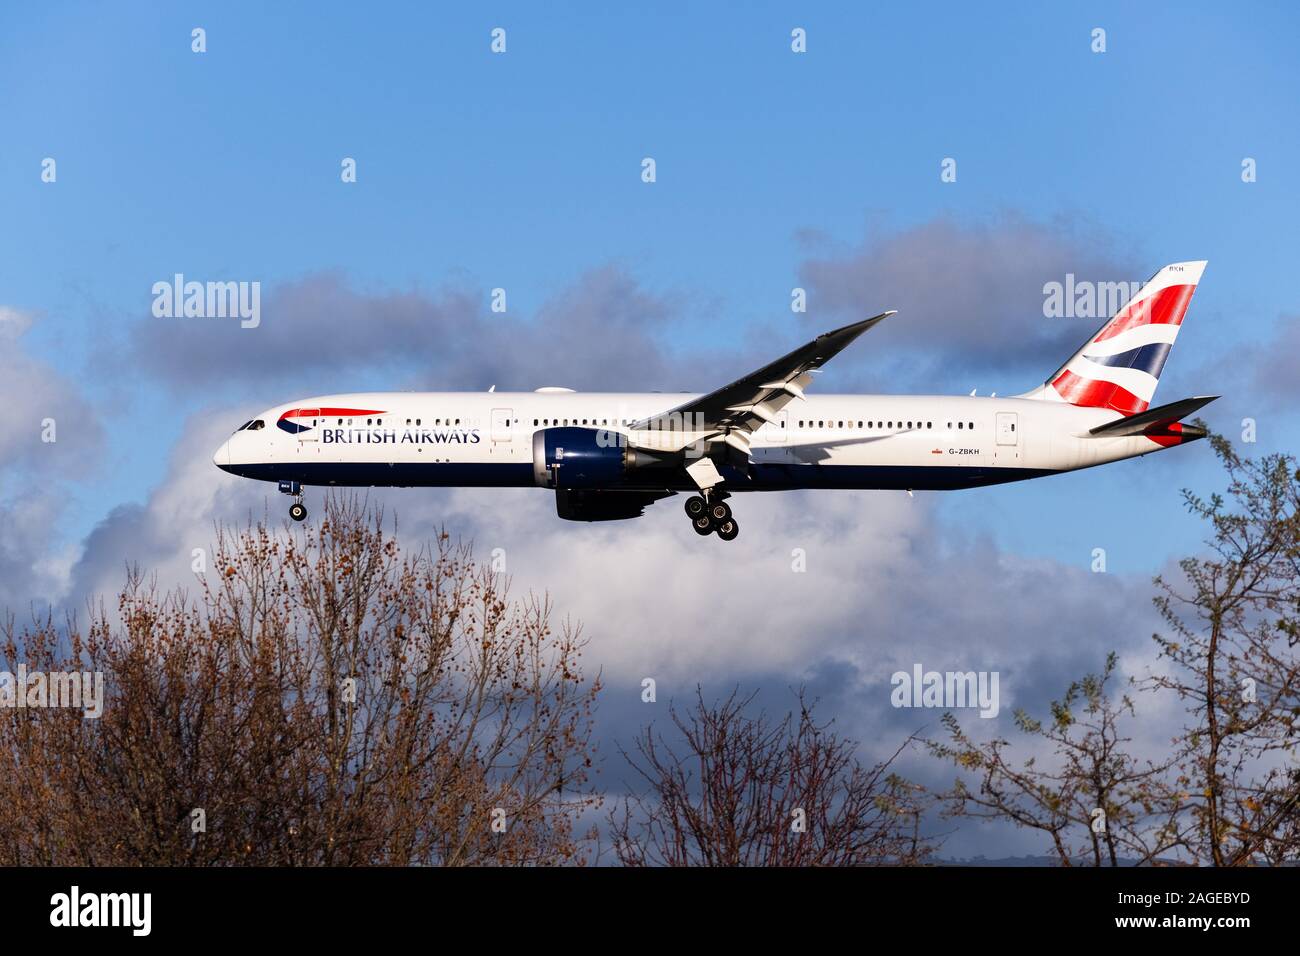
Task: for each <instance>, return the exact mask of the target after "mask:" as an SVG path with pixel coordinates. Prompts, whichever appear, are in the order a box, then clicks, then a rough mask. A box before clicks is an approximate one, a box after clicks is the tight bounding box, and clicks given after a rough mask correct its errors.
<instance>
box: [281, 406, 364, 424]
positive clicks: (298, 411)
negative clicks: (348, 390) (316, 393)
mask: <svg viewBox="0 0 1300 956" xmlns="http://www.w3.org/2000/svg"><path fill="white" fill-rule="evenodd" d="M387 414H388V412H385V411H380V410H379V409H377V408H295V409H293V410H292V411H289V412H285V413H284V414H283V415H281V416H280V420H281V421H284V420H285V419H286V418H303V417H306V416H310V417H312V418H329V417H330V416H331V415H333V416H340V415H342V416H347V415H353V416H355V415H387Z"/></svg>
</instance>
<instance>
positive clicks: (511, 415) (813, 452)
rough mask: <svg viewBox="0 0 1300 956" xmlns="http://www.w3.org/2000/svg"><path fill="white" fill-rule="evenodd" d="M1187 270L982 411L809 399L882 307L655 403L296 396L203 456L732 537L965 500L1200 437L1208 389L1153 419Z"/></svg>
mask: <svg viewBox="0 0 1300 956" xmlns="http://www.w3.org/2000/svg"><path fill="white" fill-rule="evenodd" d="M1205 265H1206V263H1205V262H1204V261H1196V262H1178V263H1173V264H1171V265H1167V266H1165V267H1164V268H1162V269H1161V270H1160V271H1159V272H1157V273H1156V274H1155V275H1154V276H1152V277H1151V279H1150V280H1149V281H1148V282H1147V283H1146V284H1145V285H1143V286H1142V288H1141V289H1140V290H1139V291H1138V292H1137V293H1136V294H1135V295H1134V296H1132V297H1131V298H1130V299H1129V301H1128V302H1127V304H1126V305H1125V306H1124V307H1123V308H1122V309H1120V310H1119V311H1118V312H1117V313H1115V315H1114V316H1112V317H1111V318H1110V320H1109V321H1107V322H1106V323H1105V324H1104V325H1103V326H1102V327H1101V329H1100V330H1098V332H1097V333H1096V334H1095V335H1093V336H1092V337H1091V338H1089V339H1088V341H1087V342H1085V343H1084V345H1083V347H1082V348H1080V349H1079V350H1078V351H1077V352H1075V353H1074V354H1073V355H1072V356H1070V358H1069V359H1068V360H1067V361H1066V362H1065V364H1064V365H1062V366H1061V367H1060V368H1059V369H1057V370H1056V371H1055V372H1054V373H1052V375H1050V376H1049V377H1048V378H1047V379H1046V380H1044V381H1043V383H1042V384H1041V385H1039V386H1037V387H1036V388H1033V389H1031V390H1030V391H1028V392H1025V393H1024V394H1021V395H1015V396H1011V397H1005V398H999V397H996V396H993V395H990V396H988V397H975V396H974V394H973V393H972V394H971V395H970V396H943V395H920V396H918V395H810V394H807V389H808V387H809V386H810V385H811V383H812V382H813V378H814V375H815V373H816V372H817V371H818V370H820V369H821V368H822V366H824V365H825V364H826V362H828V361H830V359H832V358H834V357H835V356H836V355H838V354H839V353H840V352H841V351H842V350H843V349H844V348H845V347H847V346H848V345H849V344H850V343H851V342H853V341H854V340H855V339H856V338H858V336H860V335H862V334H863V333H864V332H866V331H867V330H868V329H871V328H874V327H875V326H876V325H877V324H879V323H880V322H882V321H883V320H884V319H886V318H888V317H889V316H891V315H893V314H894V312H883V313H881V314H879V315H875V316H872V317H871V318H869V319H864V320H862V321H860V322H856V323H854V324H852V325H846V326H844V327H843V328H840V329H836V330H835V331H833V332H827V333H826V334H824V335H819V336H818V337H817V338H815V339H814V340H812V341H811V342H809V343H807V344H806V345H803V346H800V347H799V348H797V349H795V350H794V351H792V352H790V353H789V354H788V355H785V356H783V357H781V358H779V359H777V360H776V361H774V362H771V363H769V364H767V365H765V366H763V367H762V368H760V369H758V370H757V371H754V372H751V373H750V374H748V375H746V376H744V377H742V378H739V379H737V380H736V381H734V382H732V383H731V384H730V385H726V386H723V387H722V388H719V389H717V390H716V391H712V392H708V393H707V394H700V395H694V394H692V395H686V396H684V397H682V396H679V397H677V398H671V397H666V396H665V395H664V394H663V393H658V392H652V393H613V392H606V393H579V392H575V391H573V390H572V389H568V388H558V387H546V388H539V389H537V390H536V391H534V392H496V391H495V390H494V389H495V386H494V387H493V390H489V391H488V392H477V393H465V392H367V393H352V394H340V395H326V396H319V397H314V398H305V399H299V400H297V401H293V402H289V403H287V404H284V405H279V406H276V407H275V408H270V409H267V410H266V411H264V412H263V413H262V414H260V415H258V416H257V417H256V418H253V419H251V420H250V421H248V422H246V423H245V424H243V425H241V426H240V427H239V428H238V429H237V430H236V431H235V432H234V434H233V435H231V436H230V438H229V439H228V440H227V441H226V442H225V443H223V444H222V445H221V447H220V448H219V449H217V452H216V454H215V455H214V456H213V462H214V463H215V464H216V465H217V467H219V468H221V469H222V470H223V471H227V472H229V473H231V474H234V475H239V476H242V477H245V478H253V479H258V480H262V481H274V482H278V484H279V490H280V491H281V492H283V493H285V494H288V495H291V496H293V498H294V502H293V504H292V506H291V507H290V509H289V514H290V517H291V518H293V519H294V520H295V521H302V520H304V519H305V518H306V517H307V509H306V507H305V505H304V498H305V492H304V489H305V488H306V487H308V486H352V487H359V486H361V487H364V486H370V487H379V486H384V487H394V486H396V487H448V486H460V487H534V486H535V487H542V488H547V489H551V490H552V491H554V493H555V506H556V512H557V514H558V515H559V517H561V518H564V519H568V520H571V521H609V520H619V519H627V518H635V517H639V516H640V515H642V514H643V513H644V512H645V509H646V508H647V507H648V506H650V505H651V504H653V503H654V502H656V501H659V500H660V499H663V498H669V497H672V496H673V495H676V494H678V493H687V494H688V497H687V498H686V502H685V510H686V514H687V517H688V518H689V519H690V521H691V525H692V527H693V528H694V529H695V531H696V532H697V533H698V534H700V535H710V534H715V533H716V534H717V536H718V537H719V538H721V539H723V540H724V541H730V540H733V539H734V538H735V537H736V536H737V535H738V534H739V531H740V525H739V522H738V521H737V519H736V517H735V515H734V514H733V513H732V510H731V507H730V505H728V503H727V499H729V498H731V497H732V496H733V495H735V494H737V493H739V492H745V491H785V490H791V489H800V488H815V489H829V488H841V489H846V488H847V489H895V490H905V491H907V492H909V493H911V492H913V491H919V490H953V489H959V488H977V487H982V486H985V485H993V484H1000V483H1003V482H1011V481H1022V480H1025V479H1029V478H1039V477H1043V476H1046V475H1056V474H1061V473H1063V472H1068V471H1075V470H1078V469H1081V468H1091V467H1093V466H1095V465H1101V464H1105V463H1108V462H1113V461H1121V460H1123V459H1126V458H1135V457H1138V456H1140V455H1146V454H1150V453H1151V452H1156V451H1161V450H1163V449H1166V448H1171V447H1173V446H1175V445H1184V444H1187V443H1189V442H1193V441H1196V440H1197V439H1200V438H1204V437H1205V435H1206V432H1205V430H1204V429H1203V428H1201V427H1199V426H1196V425H1192V424H1188V423H1184V422H1183V421H1182V420H1183V419H1184V418H1186V417H1187V416H1188V415H1190V414H1192V413H1193V412H1195V411H1197V410H1198V409H1200V408H1201V407H1203V406H1204V405H1207V404H1209V403H1210V402H1212V401H1214V400H1215V399H1216V398H1218V397H1219V396H1217V395H1212V396H1199V397H1193V398H1185V399H1182V400H1180V401H1176V402H1173V403H1171V404H1168V405H1161V406H1158V407H1156V408H1152V407H1151V400H1152V398H1153V396H1154V394H1155V389H1156V385H1157V383H1158V381H1159V378H1160V372H1161V370H1162V369H1163V368H1164V364H1165V360H1166V359H1167V358H1168V356H1169V350H1170V347H1171V346H1172V345H1173V344H1174V340H1175V339H1176V338H1177V337H1178V330H1179V328H1180V327H1181V324H1182V321H1183V316H1184V315H1185V314H1186V312H1187V306H1188V303H1189V302H1190V301H1191V297H1192V293H1193V292H1194V291H1195V290H1196V286H1197V284H1198V283H1199V282H1200V279H1201V274H1202V272H1203V271H1204V269H1205Z"/></svg>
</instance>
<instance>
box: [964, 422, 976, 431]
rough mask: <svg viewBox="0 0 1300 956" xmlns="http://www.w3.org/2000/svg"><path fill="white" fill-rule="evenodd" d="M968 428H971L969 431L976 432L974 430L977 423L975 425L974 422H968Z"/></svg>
mask: <svg viewBox="0 0 1300 956" xmlns="http://www.w3.org/2000/svg"><path fill="white" fill-rule="evenodd" d="M966 427H967V428H969V429H972V430H974V428H975V423H974V422H967V423H966Z"/></svg>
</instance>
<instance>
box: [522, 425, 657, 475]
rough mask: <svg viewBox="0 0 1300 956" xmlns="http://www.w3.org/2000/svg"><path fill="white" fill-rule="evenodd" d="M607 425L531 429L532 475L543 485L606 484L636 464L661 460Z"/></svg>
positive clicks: (646, 463) (636, 465) (647, 463)
mask: <svg viewBox="0 0 1300 956" xmlns="http://www.w3.org/2000/svg"><path fill="white" fill-rule="evenodd" d="M660 463H661V460H660V459H659V458H658V457H656V456H655V455H653V454H651V453H649V452H645V451H641V450H639V449H636V448H633V447H631V446H630V445H629V444H628V443H627V436H626V435H624V434H622V433H621V432H616V431H611V430H610V429H607V428H544V429H542V430H541V431H536V432H533V479H534V481H536V483H537V484H538V485H540V486H541V487H543V488H608V487H611V486H614V485H618V484H619V483H620V482H621V481H622V480H623V479H624V478H625V477H626V476H627V474H628V472H630V471H633V470H635V469H637V468H644V467H646V466H649V465H656V464H660Z"/></svg>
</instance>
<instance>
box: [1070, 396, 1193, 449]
mask: <svg viewBox="0 0 1300 956" xmlns="http://www.w3.org/2000/svg"><path fill="white" fill-rule="evenodd" d="M1218 397H1219V396H1218V395H1201V396H1197V397H1196V398H1184V399H1181V400H1180V401H1177V402H1170V403H1169V404H1168V405H1160V406H1158V407H1156V408H1149V409H1147V410H1146V411H1145V412H1138V413H1137V414H1136V415H1129V416H1128V417H1127V418H1117V419H1115V420H1114V421H1113V422H1107V423H1106V424H1105V425H1098V426H1097V427H1096V428H1093V429H1090V430H1089V431H1088V434H1089V435H1092V436H1094V437H1096V438H1123V437H1125V436H1128V435H1146V434H1148V433H1150V432H1152V431H1160V430H1161V429H1164V428H1167V427H1168V426H1169V425H1172V424H1173V423H1174V422H1177V421H1181V420H1182V419H1184V418H1186V417H1187V416H1188V415H1190V414H1192V412H1194V411H1196V410H1197V409H1199V408H1203V407H1205V406H1206V405H1208V404H1210V402H1212V401H1214V400H1215V399H1216V398H1218Z"/></svg>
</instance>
